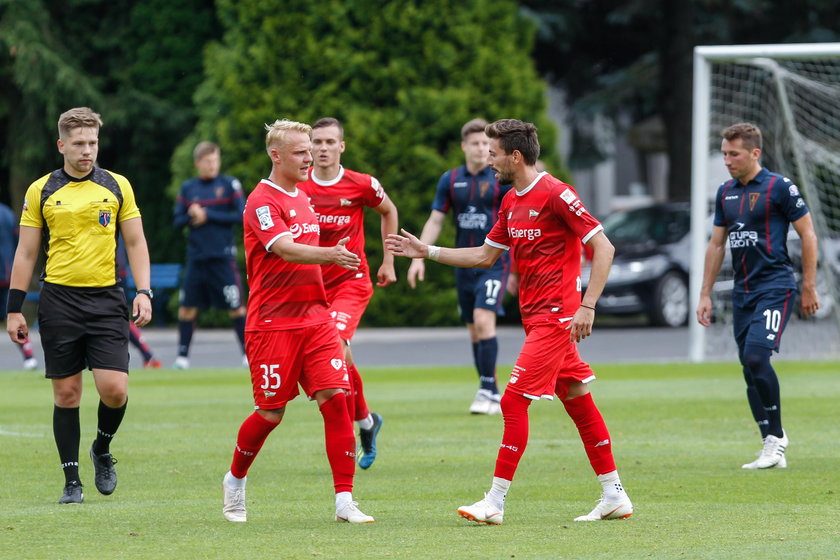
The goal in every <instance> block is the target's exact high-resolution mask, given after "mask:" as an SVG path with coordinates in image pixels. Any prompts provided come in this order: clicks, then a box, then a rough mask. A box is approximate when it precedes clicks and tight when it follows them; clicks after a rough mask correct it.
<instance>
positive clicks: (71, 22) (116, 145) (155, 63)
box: [0, 0, 219, 260]
mask: <svg viewBox="0 0 840 560" xmlns="http://www.w3.org/2000/svg"><path fill="white" fill-rule="evenodd" d="M218 29H219V28H218V26H217V24H216V20H215V10H214V4H213V2H212V1H206V0H182V1H180V2H176V3H172V2H167V1H165V0H146V1H145V2H142V3H137V2H133V1H130V0H62V1H56V0H27V1H25V2H24V1H18V0H0V47H2V48H0V86H2V87H0V135H2V136H0V138H2V142H3V143H4V149H3V150H0V154H1V155H0V189H1V190H0V199H2V200H4V201H6V202H11V204H12V205H13V208H15V209H19V208H20V206H21V203H22V200H23V194H24V192H25V190H26V188H27V187H28V186H29V184H30V183H31V182H32V181H34V180H35V179H37V178H38V177H41V176H43V175H44V174H46V173H49V172H50V171H52V170H53V169H56V168H57V167H59V166H60V165H61V158H60V155H59V154H58V153H57V151H56V148H55V141H56V138H57V137H58V131H57V130H56V121H57V120H58V116H59V114H61V113H62V112H63V111H65V110H67V109H68V108H70V107H74V106H79V105H85V106H90V107H92V108H93V109H94V110H96V111H97V112H99V113H101V114H102V118H103V120H104V121H105V126H104V127H103V129H102V134H101V135H100V144H101V146H100V152H99V163H100V164H101V165H102V166H103V167H105V168H108V169H113V170H114V171H116V172H118V173H120V174H123V175H125V176H126V177H128V178H129V180H130V181H131V183H132V185H133V186H134V189H135V191H136V193H137V199H138V202H139V204H140V207H141V210H142V212H143V216H144V223H145V225H146V230H147V237H148V238H149V245H150V248H151V252H152V259H153V260H170V259H173V258H178V259H180V258H181V255H182V254H183V245H182V243H181V238H180V236H179V235H176V233H175V232H173V230H172V227H171V215H172V201H171V200H169V199H167V198H166V197H165V196H161V194H162V193H163V192H164V191H165V189H166V186H167V185H168V184H169V182H170V179H169V169H168V167H169V161H170V158H171V154H172V151H173V150H174V148H175V146H176V145H177V144H178V142H180V141H181V139H182V138H183V137H184V136H185V135H186V134H187V133H188V132H189V131H190V130H191V129H192V127H193V125H194V122H195V117H194V111H193V105H192V96H193V92H194V90H195V88H196V86H197V84H198V83H199V81H200V80H201V77H202V74H201V72H202V68H201V52H202V49H203V46H204V44H205V42H207V41H208V40H209V39H211V38H213V37H215V36H216V35H215V34H216V33H217V32H218Z"/></svg>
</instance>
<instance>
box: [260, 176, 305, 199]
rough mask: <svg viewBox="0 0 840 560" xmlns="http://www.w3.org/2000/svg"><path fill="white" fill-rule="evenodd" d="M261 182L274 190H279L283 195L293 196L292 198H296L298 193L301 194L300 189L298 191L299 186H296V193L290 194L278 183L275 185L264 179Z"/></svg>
mask: <svg viewBox="0 0 840 560" xmlns="http://www.w3.org/2000/svg"><path fill="white" fill-rule="evenodd" d="M260 182H261V183H265V184H266V185H268V186H269V187H271V188H272V189H274V190H278V191H280V192H281V193H283V194H285V195H286V196H291V197H292V198H296V197H297V195H298V193H299V192H300V189H298V188H297V186H295V191H294V192H289V191H287V190H286V189H284V188H283V187H281V186H280V185H278V184H276V183H273V182H272V181H269V180H268V179H263V180H262V181H260Z"/></svg>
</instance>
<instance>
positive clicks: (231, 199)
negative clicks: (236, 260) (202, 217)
mask: <svg viewBox="0 0 840 560" xmlns="http://www.w3.org/2000/svg"><path fill="white" fill-rule="evenodd" d="M191 204H200V205H201V206H202V207H204V209H205V210H206V211H207V221H206V222H205V223H203V224H202V225H200V226H198V227H194V226H191V225H190V217H189V215H188V214H187V209H188V208H189V207H190V205H191ZM244 211H245V197H244V196H243V194H242V184H241V183H240V182H239V180H238V179H236V178H234V177H231V176H229V175H217V176H216V177H214V178H213V179H200V178H198V177H193V178H192V179H189V180H187V181H184V184H183V185H181V192H179V193H178V198H177V199H176V200H175V218H174V220H173V223H174V224H175V228H176V229H181V228H182V227H184V226H188V227H189V234H188V236H187V259H189V260H204V259H215V258H219V257H233V256H235V255H236V245H235V244H234V242H233V226H234V225H242V212H244Z"/></svg>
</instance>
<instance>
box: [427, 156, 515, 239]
mask: <svg viewBox="0 0 840 560" xmlns="http://www.w3.org/2000/svg"><path fill="white" fill-rule="evenodd" d="M510 189H511V186H510V185H500V184H499V182H498V181H497V180H496V173H495V171H493V170H492V169H491V168H490V167H489V166H487V167H485V168H484V169H482V170H481V171H479V172H478V174H476V175H473V174H471V173H470V172H469V171H468V170H467V166H466V165H462V166H460V167H456V168H455V169H452V170H450V171H447V172H446V173H444V174H443V175H442V176H441V178H440V181H438V186H437V191H436V193H435V200H434V202H433V203H432V209H433V210H438V211H440V212H443V213H446V212H447V211H449V209H450V208H452V209H453V211H454V214H455V228H456V230H455V231H456V233H455V246H456V247H478V246H480V245H483V244H484V237H485V236H486V235H487V234H488V233H490V230H491V229H493V224H495V223H496V220H497V219H498V213H499V205H500V204H501V202H502V197H503V196H504V195H505V194H506V193H507V192H508V191H509V190H510Z"/></svg>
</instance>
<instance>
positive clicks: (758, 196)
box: [750, 192, 761, 210]
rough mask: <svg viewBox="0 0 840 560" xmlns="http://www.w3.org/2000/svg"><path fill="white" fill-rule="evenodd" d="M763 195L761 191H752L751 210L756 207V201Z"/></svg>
mask: <svg viewBox="0 0 840 560" xmlns="http://www.w3.org/2000/svg"><path fill="white" fill-rule="evenodd" d="M760 197H761V193H757V192H751V193H750V210H752V209H753V208H755V203H756V202H758V199H759V198H760Z"/></svg>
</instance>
